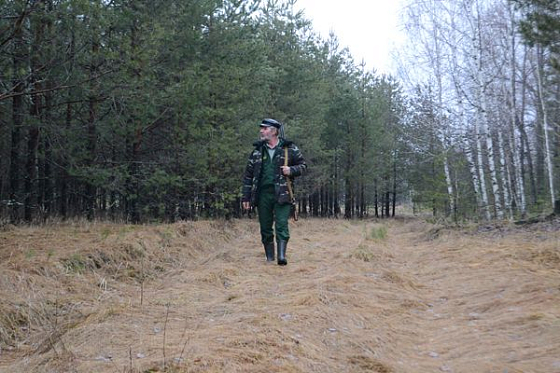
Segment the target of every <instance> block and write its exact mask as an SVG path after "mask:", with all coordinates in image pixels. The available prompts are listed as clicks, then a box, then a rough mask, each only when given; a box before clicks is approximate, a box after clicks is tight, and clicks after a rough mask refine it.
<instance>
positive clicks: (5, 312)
mask: <svg viewBox="0 0 560 373" xmlns="http://www.w3.org/2000/svg"><path fill="white" fill-rule="evenodd" d="M83 318H84V316H83V314H82V313H81V312H79V310H78V308H77V304H75V303H68V302H66V303H64V302H60V301H58V300H55V301H52V300H41V301H34V302H27V303H25V302H21V301H19V302H5V301H4V302H2V303H0V346H4V347H5V346H12V347H16V346H19V345H20V344H22V343H24V344H26V345H28V346H32V347H33V350H34V351H35V352H36V353H45V352H47V351H48V350H50V349H51V348H53V346H54V345H56V344H57V343H58V342H59V341H60V337H61V336H62V335H63V334H64V333H65V332H66V331H67V330H69V329H71V328H72V327H74V326H75V325H77V323H78V322H79V321H80V320H82V319H83Z"/></svg>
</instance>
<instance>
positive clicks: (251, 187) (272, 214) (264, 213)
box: [242, 118, 307, 265]
mask: <svg viewBox="0 0 560 373" xmlns="http://www.w3.org/2000/svg"><path fill="white" fill-rule="evenodd" d="M281 129H282V124H281V123H279V122H278V121H276V120H274V119H269V118H267V119H264V120H263V121H262V123H261V124H260V141H257V142H255V143H254V144H253V146H254V147H255V149H254V150H253V151H252V153H251V155H250V156H249V161H248V162H247V167H246V169H245V174H244V177H243V198H242V202H243V209H245V210H248V209H250V208H251V207H252V206H253V207H255V206H256V207H257V211H258V214H259V224H260V228H261V241H262V243H263V245H264V252H265V254H266V260H267V261H268V262H273V261H274V231H273V230H272V225H273V223H274V229H275V230H276V244H277V255H278V264H279V265H286V264H288V261H287V260H286V249H287V246H288V240H289V239H290V231H289V229H288V218H289V216H290V205H291V202H292V196H291V195H290V191H289V188H288V182H291V179H293V178H294V177H296V176H300V175H301V174H302V173H303V172H304V171H305V169H306V168H307V165H306V164H305V160H304V159H303V156H302V155H301V152H300V150H299V149H298V147H297V146H295V145H294V143H292V142H291V141H288V140H286V139H284V138H283V136H279V134H280V132H281ZM286 149H287V154H288V163H287V164H288V165H287V166H285V154H286ZM289 179H290V180H289Z"/></svg>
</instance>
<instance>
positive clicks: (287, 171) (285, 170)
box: [280, 166, 292, 176]
mask: <svg viewBox="0 0 560 373" xmlns="http://www.w3.org/2000/svg"><path fill="white" fill-rule="evenodd" d="M280 168H281V169H282V173H283V174H284V176H290V174H291V173H292V170H290V167H289V166H280Z"/></svg>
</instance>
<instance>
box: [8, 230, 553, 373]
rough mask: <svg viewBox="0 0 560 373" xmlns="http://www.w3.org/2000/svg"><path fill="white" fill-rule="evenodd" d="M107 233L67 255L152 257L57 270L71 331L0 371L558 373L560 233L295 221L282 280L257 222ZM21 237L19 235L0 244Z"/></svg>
mask: <svg viewBox="0 0 560 373" xmlns="http://www.w3.org/2000/svg"><path fill="white" fill-rule="evenodd" d="M220 224H222V225H220ZM107 229H108V228H107V227H103V228H100V227H96V228H95V227H94V228H91V229H90V230H89V231H88V236H87V238H83V239H79V237H81V236H80V233H78V234H77V235H78V239H77V242H78V243H80V244H81V245H84V244H86V245H91V246H92V247H93V246H96V245H97V246H96V247H98V248H99V247H103V248H104V249H103V250H105V251H107V250H115V247H120V248H121V249H122V246H119V245H120V244H121V243H123V242H134V243H138V242H140V243H141V245H140V246H142V247H143V249H145V250H146V252H150V253H151V254H150V255H151V256H149V255H148V256H143V258H144V259H143V261H142V267H139V266H138V263H136V265H132V264H131V265H130V266H129V267H130V268H132V270H133V271H135V272H136V274H134V273H132V274H129V275H130V278H135V279H136V281H130V280H127V281H117V278H118V276H115V275H113V276H109V275H108V274H109V273H113V272H107V271H105V272H103V268H102V267H101V268H97V267H94V269H92V272H93V274H88V272H87V271H86V272H80V274H79V275H77V274H74V275H72V276H69V275H68V272H67V273H66V274H67V277H70V279H68V278H66V277H65V280H64V281H63V283H64V286H66V287H68V288H72V289H70V290H68V289H66V291H67V292H66V293H65V294H67V295H68V294H71V293H72V292H74V293H76V294H77V293H79V294H81V298H80V300H79V301H78V300H76V299H75V300H74V303H73V304H75V307H76V309H77V310H78V312H74V313H72V312H70V311H67V315H70V314H73V315H74V316H73V317H72V323H71V325H67V324H68V323H69V322H67V323H65V324H64V325H66V326H65V327H64V328H62V327H59V329H62V330H63V331H62V332H61V333H59V334H56V333H54V331H53V329H56V328H51V329H49V330H51V332H50V334H49V333H45V335H43V338H42V339H41V338H38V339H37V341H38V342H36V343H35V344H33V343H31V342H30V341H31V340H30V339H29V340H28V341H27V342H26V344H22V345H21V346H19V347H18V348H16V349H14V348H12V349H8V352H5V351H6V349H4V350H3V352H1V353H0V371H2V372H17V371H21V372H23V371H25V372H28V371H36V372H45V371H52V372H63V371H64V372H66V371H76V372H93V371H95V372H123V371H125V372H137V371H138V372H143V371H146V370H147V369H153V370H152V371H162V370H163V366H164V361H165V366H166V369H167V371H169V372H321V373H324V372H336V373H338V372H378V373H385V372H477V373H478V372H508V373H512V372H543V373H544V372H546V373H549V372H560V244H559V243H560V234H559V231H558V227H552V228H551V227H545V228H543V229H547V230H548V231H544V230H534V231H521V230H511V231H507V232H501V231H492V232H490V233H481V234H476V235H474V234H466V233H465V232H453V231H447V230H440V231H437V230H435V229H434V228H433V227H432V226H429V225H427V224H425V223H422V222H420V221H416V220H410V221H391V222H348V221H333V220H306V221H300V222H298V223H297V225H295V226H293V227H292V237H293V238H292V240H291V242H290V245H289V248H288V261H289V264H288V266H287V267H280V266H277V265H274V264H273V265H267V264H265V262H264V252H263V250H262V248H261V247H260V245H258V244H257V242H256V241H257V235H258V226H257V224H256V222H254V221H247V220H244V221H237V222H234V223H228V224H224V223H204V222H201V223H182V224H176V225H171V226H166V227H165V228H163V227H151V228H145V229H143V230H142V229H140V230H133V231H131V232H125V233H123V234H121V235H119V234H117V233H115V231H114V230H111V231H110V232H109V233H107ZM112 229H113V228H112ZM100 232H101V233H100ZM506 233H507V234H506ZM34 234H36V235H37V236H34V237H35V239H37V240H41V242H43V243H44V242H45V237H44V236H41V234H43V235H44V234H46V233H44V232H43V233H41V231H34ZM50 234H51V235H53V233H52V231H51V233H50ZM18 235H21V237H23V236H25V237H29V232H25V231H23V230H16V231H15V232H10V236H9V237H7V239H8V242H11V241H10V239H11V240H17V237H18ZM100 235H101V236H102V237H101V238H100V237H99V236H100ZM21 237H20V241H21ZM41 237H42V239H41ZM49 237H50V236H49ZM56 237H57V235H56V234H54V236H53V237H52V239H53V240H56ZM29 242H31V243H30V244H31V245H32V244H33V242H35V241H33V240H31V241H29ZM13 245H14V244H13V243H12V246H6V248H7V250H6V251H4V254H2V255H7V254H6V252H7V251H9V250H12V251H13V250H16V249H15V248H14V246H13ZM135 245H136V244H135ZM125 247H128V246H125ZM132 247H133V248H134V247H135V246H132ZM137 249H138V248H137ZM36 250H37V251H38V252H41V250H43V249H42V248H41V247H40V245H39V246H37V248H36ZM99 250H100V249H99ZM131 250H132V249H130V247H128V249H126V250H125V251H127V252H128V251H131ZM105 251H103V252H105ZM98 252H99V251H98ZM131 252H134V251H133V250H132V251H131ZM22 255H23V254H22ZM131 255H132V254H131ZM37 256H38V257H41V256H40V255H37ZM132 256H134V255H132ZM70 257H72V256H70ZM90 257H93V256H90ZM10 258H12V259H10V260H11V261H12V262H15V259H13V258H14V254H13V253H12V255H11V257H10ZM4 259H5V258H4ZM37 260H39V259H37ZM127 260H131V259H130V258H128V257H127ZM146 260H147V261H146ZM121 262H122V259H121ZM156 262H157V263H160V262H162V263H167V265H166V266H162V265H160V264H157V263H156ZM5 263H6V262H5ZM64 263H67V262H64ZM36 264H37V263H35V262H34V263H33V265H34V266H36ZM129 267H127V268H129ZM7 268H9V271H11V272H4V273H8V274H7V275H3V278H2V282H3V284H4V285H6V286H8V285H9V286H12V289H13V290H16V289H17V286H21V288H20V289H22V290H21V291H23V289H25V288H26V285H22V284H21V281H22V278H23V276H22V275H21V273H22V270H21V268H22V266H21V265H20V268H19V273H20V274H19V281H20V285H16V282H15V281H16V280H17V278H18V276H16V273H15V269H14V266H13V265H12V266H11V267H10V266H8V267H7ZM25 268H27V267H25ZM72 268H73V267H72ZM169 268H172V269H171V270H169ZM66 269H68V268H66ZM148 269H150V270H151V271H148ZM119 270H122V268H121V269H119ZM127 270H128V271H130V269H127ZM140 270H141V271H142V273H144V271H146V273H150V276H149V277H148V279H147V280H146V281H144V282H143V290H142V286H141V285H140V284H141V281H138V278H139V277H138V272H139V271H140ZM158 271H159V272H160V274H159V275H158ZM39 272H40V271H39ZM43 272H45V271H43ZM24 273H25V274H26V275H27V276H29V278H31V277H33V276H38V275H37V274H32V273H31V271H30V270H27V271H24ZM40 273H41V272H40ZM40 273H39V274H40ZM114 273H117V272H114ZM119 273H120V272H119ZM43 276H45V274H44V273H43ZM144 277H147V276H144V275H143V277H142V278H144ZM125 280H126V279H125ZM28 281H29V280H28ZM36 281H37V280H36ZM36 283H37V282H36ZM59 284H60V282H59ZM45 286H47V285H45ZM58 286H60V285H58ZM34 289H35V293H34V294H35V299H37V300H39V299H43V300H45V299H48V298H49V297H51V298H50V299H52V296H53V294H55V293H56V294H58V295H56V297H57V299H61V298H63V297H62V295H61V292H63V291H62V290H60V289H58V290H57V291H52V289H51V291H48V290H47V289H45V288H42V289H43V290H38V287H37V286H35V288H34ZM84 292H85V293H87V294H84ZM6 294H7V293H3V297H6V296H8V295H6ZM39 295H40V296H39ZM27 299H29V296H28V297H27ZM66 299H67V303H66V304H68V303H69V302H68V299H70V298H69V295H68V297H67V298H66ZM51 302H52V300H51ZM141 302H142V304H140V303H141ZM59 312H60V311H59ZM61 314H62V313H61ZM70 319H71V318H70V316H68V318H67V319H64V317H63V316H57V318H56V319H55V320H58V321H57V323H58V325H63V321H64V320H70ZM51 324H52V320H51Z"/></svg>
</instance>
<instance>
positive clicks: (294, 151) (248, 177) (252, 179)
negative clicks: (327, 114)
mask: <svg viewBox="0 0 560 373" xmlns="http://www.w3.org/2000/svg"><path fill="white" fill-rule="evenodd" d="M253 146H254V147H255V149H253V151H252V152H251V155H249V160H248V162H247V167H246V168H245V173H244V175H243V191H242V201H243V202H251V205H252V206H256V205H257V203H258V196H259V181H260V176H261V169H262V160H263V152H266V151H267V150H266V143H265V142H264V141H257V142H255V143H254V144H253ZM285 147H287V148H288V166H290V171H291V174H290V176H289V177H290V178H291V179H292V180H293V178H294V177H296V176H300V175H301V174H302V173H303V172H304V171H305V170H306V169H307V165H306V164H305V160H304V159H303V155H302V154H301V151H300V150H299V148H298V147H297V146H296V145H295V144H294V143H293V142H291V141H289V140H282V139H281V140H280V142H279V143H278V148H277V149H276V152H275V153H274V158H273V159H272V161H273V162H274V165H275V174H274V194H275V196H276V201H277V202H278V203H279V204H288V203H290V202H291V198H290V193H289V191H288V184H287V177H286V176H284V175H283V174H282V169H281V168H280V167H281V166H284V148H285Z"/></svg>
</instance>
